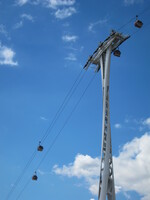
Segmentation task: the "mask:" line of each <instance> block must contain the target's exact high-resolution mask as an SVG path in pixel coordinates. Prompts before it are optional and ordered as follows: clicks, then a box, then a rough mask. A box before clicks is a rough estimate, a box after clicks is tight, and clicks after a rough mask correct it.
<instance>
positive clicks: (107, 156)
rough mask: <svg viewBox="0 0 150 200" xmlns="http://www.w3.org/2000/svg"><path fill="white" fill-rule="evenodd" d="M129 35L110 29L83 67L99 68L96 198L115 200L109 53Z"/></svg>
mask: <svg viewBox="0 0 150 200" xmlns="http://www.w3.org/2000/svg"><path fill="white" fill-rule="evenodd" d="M128 38H129V36H124V35H123V34H121V33H118V32H115V31H112V33H111V34H110V36H109V37H108V38H107V39H106V40H105V41H104V42H103V43H100V45H99V47H98V48H97V49H96V51H95V52H94V53H93V55H92V56H90V58H89V60H88V61H87V63H86V64H85V66H84V68H85V69H86V70H87V69H88V67H89V66H90V64H95V65H96V72H98V71H99V70H100V68H101V75H102V90H103V121H102V148H101V165H100V180H99V194H98V200H106V197H107V199H108V200H115V184H114V171H113V160H112V145H111V128H110V111H109V75H110V60H111V53H112V52H114V51H115V50H116V48H118V47H119V46H120V44H122V43H123V42H124V41H125V40H126V39H128Z"/></svg>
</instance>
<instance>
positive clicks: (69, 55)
mask: <svg viewBox="0 0 150 200" xmlns="http://www.w3.org/2000/svg"><path fill="white" fill-rule="evenodd" d="M65 60H70V61H76V60H77V58H76V55H75V54H73V53H69V54H68V56H67V57H66V58H65Z"/></svg>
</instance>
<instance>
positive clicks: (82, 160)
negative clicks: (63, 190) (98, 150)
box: [53, 154, 100, 195]
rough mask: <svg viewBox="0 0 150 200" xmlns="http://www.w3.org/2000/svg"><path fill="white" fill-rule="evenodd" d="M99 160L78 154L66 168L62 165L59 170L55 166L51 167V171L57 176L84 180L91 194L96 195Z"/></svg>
mask: <svg viewBox="0 0 150 200" xmlns="http://www.w3.org/2000/svg"><path fill="white" fill-rule="evenodd" d="M99 166H100V160H99V158H92V157H91V156H89V155H81V154H78V155H77V156H76V157H75V161H74V163H70V164H69V165H68V166H66V165H63V167H62V168H59V167H58V166H57V165H55V166H54V167H53V171H54V172H55V173H56V174H58V175H63V176H68V177H73V176H75V177H77V178H84V179H85V180H86V182H87V183H88V185H89V190H90V192H91V193H92V194H95V195H96V194H98V193H97V192H98V184H97V183H98V179H97V177H98V176H99V168H100V167H99Z"/></svg>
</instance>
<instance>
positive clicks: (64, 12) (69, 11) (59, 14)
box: [55, 7, 76, 19]
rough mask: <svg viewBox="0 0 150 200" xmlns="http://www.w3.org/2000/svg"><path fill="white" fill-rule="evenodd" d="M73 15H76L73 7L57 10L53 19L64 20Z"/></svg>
mask: <svg viewBox="0 0 150 200" xmlns="http://www.w3.org/2000/svg"><path fill="white" fill-rule="evenodd" d="M74 13H76V9H75V8H74V7H69V8H63V9H58V10H57V11H56V12H55V17H56V18H58V19H65V18H67V17H70V16H72V15H73V14H74Z"/></svg>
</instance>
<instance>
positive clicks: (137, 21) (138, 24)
mask: <svg viewBox="0 0 150 200" xmlns="http://www.w3.org/2000/svg"><path fill="white" fill-rule="evenodd" d="M134 26H135V27H137V28H141V27H142V26H143V22H142V21H140V20H138V19H137V20H136V21H135V23H134Z"/></svg>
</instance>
